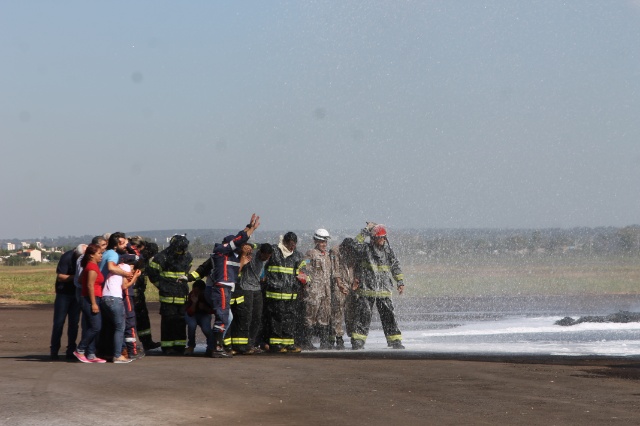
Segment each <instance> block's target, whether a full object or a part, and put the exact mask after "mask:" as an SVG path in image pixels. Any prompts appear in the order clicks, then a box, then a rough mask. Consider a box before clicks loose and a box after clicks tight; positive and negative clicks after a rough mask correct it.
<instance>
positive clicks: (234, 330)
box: [230, 288, 262, 352]
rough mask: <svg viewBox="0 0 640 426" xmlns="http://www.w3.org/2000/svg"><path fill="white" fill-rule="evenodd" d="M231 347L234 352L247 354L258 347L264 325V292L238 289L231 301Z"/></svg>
mask: <svg viewBox="0 0 640 426" xmlns="http://www.w3.org/2000/svg"><path fill="white" fill-rule="evenodd" d="M231 312H232V314H233V321H232V322H231V327H230V333H231V345H232V347H233V350H235V351H238V352H245V351H247V350H249V349H251V348H253V347H254V346H256V339H257V338H258V333H260V327H261V324H262V292H261V291H260V290H255V291H245V290H239V289H237V288H236V291H235V292H234V293H233V298H232V299H231Z"/></svg>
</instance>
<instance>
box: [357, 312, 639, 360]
mask: <svg viewBox="0 0 640 426" xmlns="http://www.w3.org/2000/svg"><path fill="white" fill-rule="evenodd" d="M559 319H561V317H536V318H506V319H502V320H497V321H479V322H470V323H467V324H464V325H461V326H458V327H452V328H448V329H437V330H431V329H423V330H420V329H419V328H420V327H419V326H418V327H416V324H411V327H409V326H407V327H404V329H403V326H402V324H400V329H401V330H402V336H403V339H402V341H403V344H404V345H405V347H406V348H407V350H411V351H420V352H432V353H462V354H464V353H470V354H532V355H567V356H585V355H602V356H637V355H640V323H637V322H634V323H581V324H578V325H573V326H566V327H565V326H559V325H554V323H555V322H556V321H557V320H559ZM409 328H411V329H409ZM416 328H417V329H416ZM365 350H372V351H377V350H391V349H388V348H387V343H386V340H385V338H384V335H383V333H382V330H379V329H373V330H371V332H370V334H369V337H368V339H367V343H366V349H365Z"/></svg>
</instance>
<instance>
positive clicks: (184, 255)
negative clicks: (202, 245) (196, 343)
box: [147, 235, 193, 355]
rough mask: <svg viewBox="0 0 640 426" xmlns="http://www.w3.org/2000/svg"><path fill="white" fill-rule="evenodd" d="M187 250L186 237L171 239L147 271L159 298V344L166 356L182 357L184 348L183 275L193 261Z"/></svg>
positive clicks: (186, 294)
mask: <svg viewBox="0 0 640 426" xmlns="http://www.w3.org/2000/svg"><path fill="white" fill-rule="evenodd" d="M188 248H189V240H188V239H187V236H186V235H174V236H173V237H171V240H170V241H169V247H167V248H166V249H164V250H162V251H161V252H160V253H158V254H157V255H155V256H154V257H153V259H151V262H149V266H148V267H147V275H148V277H149V280H150V281H151V283H152V284H153V285H154V286H156V287H157V288H158V291H159V295H160V315H161V317H162V318H161V320H160V337H161V342H160V343H161V345H162V352H163V353H165V354H167V355H182V354H183V353H184V349H185V346H186V345H187V331H186V323H185V321H184V313H185V303H186V301H187V296H188V294H189V285H188V284H187V280H186V278H187V277H186V274H188V273H189V269H191V263H192V260H193V258H192V256H191V253H189V252H188V251H187V249H188Z"/></svg>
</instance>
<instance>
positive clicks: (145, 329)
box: [133, 291, 153, 347]
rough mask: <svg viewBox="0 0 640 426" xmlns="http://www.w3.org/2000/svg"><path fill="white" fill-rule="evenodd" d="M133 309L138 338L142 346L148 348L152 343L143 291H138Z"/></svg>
mask: <svg viewBox="0 0 640 426" xmlns="http://www.w3.org/2000/svg"><path fill="white" fill-rule="evenodd" d="M133 308H134V310H135V312H136V326H137V330H138V338H139V339H140V342H142V345H143V346H145V347H149V346H151V344H152V343H153V339H152V338H151V321H150V320H149V310H148V309H147V299H146V297H145V295H144V291H138V293H137V296H136V297H135V303H134V305H133Z"/></svg>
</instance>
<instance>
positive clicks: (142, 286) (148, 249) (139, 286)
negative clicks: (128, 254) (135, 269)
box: [133, 241, 162, 351]
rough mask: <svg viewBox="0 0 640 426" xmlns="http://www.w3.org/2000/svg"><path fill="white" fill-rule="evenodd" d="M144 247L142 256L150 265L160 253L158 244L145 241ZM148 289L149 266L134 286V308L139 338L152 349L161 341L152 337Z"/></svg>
mask: <svg viewBox="0 0 640 426" xmlns="http://www.w3.org/2000/svg"><path fill="white" fill-rule="evenodd" d="M140 244H144V248H142V249H141V250H140V258H141V259H143V260H144V262H145V265H147V266H148V264H149V260H151V259H153V257H154V256H155V255H156V254H158V245H157V244H156V243H154V242H147V241H145V242H143V243H140ZM146 290H147V268H146V266H145V268H144V269H143V270H142V275H140V276H139V277H138V280H137V281H136V283H135V285H134V286H133V294H134V300H135V302H134V310H135V311H136V326H137V328H138V338H139V339H140V342H141V343H142V346H143V347H144V350H145V351H150V350H152V349H156V348H159V347H161V346H162V345H161V343H160V342H154V341H153V338H152V337H151V321H149V310H148V309H147V299H146V296H145V291H146Z"/></svg>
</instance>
